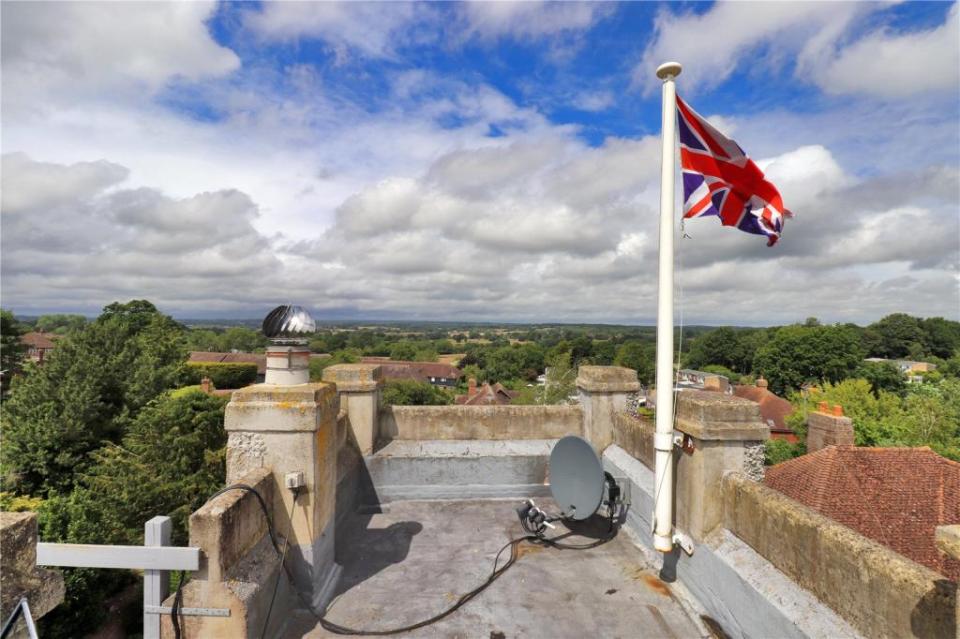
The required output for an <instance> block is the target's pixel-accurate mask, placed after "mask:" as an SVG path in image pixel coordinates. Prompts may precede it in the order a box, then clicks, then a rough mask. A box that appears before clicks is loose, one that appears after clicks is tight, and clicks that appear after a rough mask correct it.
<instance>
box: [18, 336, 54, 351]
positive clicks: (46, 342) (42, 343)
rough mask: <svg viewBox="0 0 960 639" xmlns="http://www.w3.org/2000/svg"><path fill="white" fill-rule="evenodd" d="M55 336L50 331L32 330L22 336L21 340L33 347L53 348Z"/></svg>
mask: <svg viewBox="0 0 960 639" xmlns="http://www.w3.org/2000/svg"><path fill="white" fill-rule="evenodd" d="M56 337H59V336H56ZM53 339H55V336H54V335H52V334H50V333H37V332H30V333H24V334H23V335H21V336H20V341H21V342H23V343H24V344H26V345H27V346H32V347H33V348H53V347H54V346H55V344H54V343H53Z"/></svg>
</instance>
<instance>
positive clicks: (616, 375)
mask: <svg viewBox="0 0 960 639" xmlns="http://www.w3.org/2000/svg"><path fill="white" fill-rule="evenodd" d="M577 388H579V389H580V390H585V391H587V392H591V393H635V392H637V391H639V390H640V388H641V387H640V382H639V381H638V380H637V371H635V370H633V369H632V368H624V367H623V366H581V367H580V368H579V369H578V370H577Z"/></svg>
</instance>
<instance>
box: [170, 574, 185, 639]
mask: <svg viewBox="0 0 960 639" xmlns="http://www.w3.org/2000/svg"><path fill="white" fill-rule="evenodd" d="M186 580H187V573H186V571H183V570H181V571H180V581H179V582H178V583H177V592H176V594H174V595H173V606H171V608H170V623H171V624H173V636H174V637H176V639H180V636H181V630H180V618H181V616H182V615H181V613H180V608H181V607H183V583H184V582H185V581H186Z"/></svg>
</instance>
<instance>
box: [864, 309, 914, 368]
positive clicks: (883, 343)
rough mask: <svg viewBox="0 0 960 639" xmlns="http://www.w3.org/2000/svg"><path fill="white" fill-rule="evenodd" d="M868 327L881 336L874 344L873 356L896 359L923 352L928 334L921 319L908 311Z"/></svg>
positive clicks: (889, 316)
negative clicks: (908, 313) (925, 332)
mask: <svg viewBox="0 0 960 639" xmlns="http://www.w3.org/2000/svg"><path fill="white" fill-rule="evenodd" d="M867 329H868V330H870V331H872V333H873V334H875V335H876V336H877V337H878V338H879V342H878V343H877V344H876V345H874V349H875V352H872V353H870V355H871V356H874V357H886V358H890V359H896V358H903V357H909V356H910V355H911V352H913V354H914V355H917V354H919V355H922V354H923V348H924V338H925V337H926V336H925V334H924V331H923V328H922V327H921V324H920V320H919V319H917V318H916V317H912V316H910V315H907V314H906V313H893V314H891V315H887V316H886V317H884V318H883V319H881V320H880V321H879V322H874V323H873V324H871V325H870V326H868V327H867ZM918 349H919V350H918Z"/></svg>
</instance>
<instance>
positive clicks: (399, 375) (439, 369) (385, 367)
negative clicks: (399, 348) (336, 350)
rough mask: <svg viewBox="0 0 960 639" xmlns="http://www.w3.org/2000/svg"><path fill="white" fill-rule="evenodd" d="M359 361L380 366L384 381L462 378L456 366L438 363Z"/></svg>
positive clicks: (372, 359)
mask: <svg viewBox="0 0 960 639" xmlns="http://www.w3.org/2000/svg"><path fill="white" fill-rule="evenodd" d="M360 361H361V362H363V363H366V364H380V366H381V374H382V375H383V378H384V379H415V380H418V381H423V382H429V381H430V378H431V377H433V378H445V379H449V380H453V381H456V380H458V379H460V378H461V377H463V373H462V372H460V369H459V368H457V367H456V366H451V365H450V364H441V363H439V362H406V361H401V360H392V359H384V358H382V357H363V358H361V359H360Z"/></svg>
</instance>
